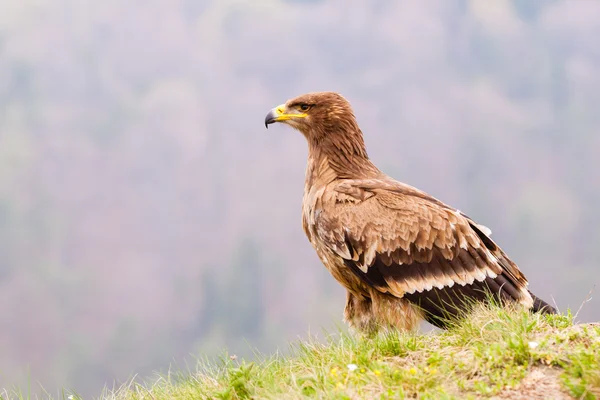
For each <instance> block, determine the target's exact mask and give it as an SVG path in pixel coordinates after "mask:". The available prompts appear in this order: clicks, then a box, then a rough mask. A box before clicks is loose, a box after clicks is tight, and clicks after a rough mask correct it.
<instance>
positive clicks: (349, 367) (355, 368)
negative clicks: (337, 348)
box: [348, 364, 358, 372]
mask: <svg viewBox="0 0 600 400" xmlns="http://www.w3.org/2000/svg"><path fill="white" fill-rule="evenodd" d="M357 369H358V365H356V364H348V371H350V372H352V371H356V370H357Z"/></svg>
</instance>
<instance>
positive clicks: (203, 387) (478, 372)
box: [103, 308, 600, 400]
mask: <svg viewBox="0 0 600 400" xmlns="http://www.w3.org/2000/svg"><path fill="white" fill-rule="evenodd" d="M572 321H573V318H572V317H571V316H570V315H568V316H540V315H532V314H530V313H527V312H524V311H517V310H505V309H501V308H482V309H479V310H477V311H476V312H475V313H474V314H473V316H472V317H471V318H469V319H468V320H466V321H464V322H463V323H461V324H459V325H457V326H456V327H454V328H453V329H451V330H449V331H444V332H437V333H432V334H425V335H418V334H402V333H389V334H385V335H379V336H377V337H374V338H355V337H352V336H349V335H345V334H341V335H336V336H334V337H333V338H332V339H330V341H329V343H328V344H322V343H319V342H316V341H309V342H302V343H298V344H296V345H295V351H294V355H293V356H291V357H288V358H284V357H274V358H269V359H263V360H261V361H258V362H256V363H246V362H243V361H238V360H235V357H226V359H227V360H226V361H224V362H222V364H221V365H220V366H206V365H204V366H200V367H199V368H198V370H197V371H196V372H194V373H192V374H170V375H168V376H161V377H160V378H159V379H157V380H156V381H155V382H148V383H147V384H134V383H131V384H129V385H127V386H125V387H123V388H121V389H120V390H117V391H116V392H113V393H107V394H105V395H104V396H103V398H106V399H118V400H125V399H136V400H137V399H192V398H215V399H245V398H256V399H262V398H270V399H280V398H303V397H309V398H327V399H329V398H333V399H362V398H368V399H370V398H378V399H388V398H414V397H417V398H431V399H439V398H447V399H450V398H461V399H463V398H488V397H491V398H515V399H517V398H523V396H525V397H527V398H540V399H548V398H550V399H556V398H558V399H560V398H581V399H594V398H597V397H600V324H585V325H574V324H573V322H572Z"/></svg>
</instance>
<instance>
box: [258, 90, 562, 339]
mask: <svg viewBox="0 0 600 400" xmlns="http://www.w3.org/2000/svg"><path fill="white" fill-rule="evenodd" d="M275 122H280V123H284V124H287V125H289V126H291V127H292V128H294V129H296V130H298V131H300V132H301V133H302V134H303V135H304V137H305V138H306V140H307V142H308V163H307V168H306V178H305V183H304V198H303V201H302V227H303V229H304V232H305V233H306V236H307V237H308V240H309V241H310V243H311V244H312V246H313V247H314V249H315V250H316V252H317V255H318V256H319V258H320V260H321V261H322V263H323V264H324V265H325V267H326V268H327V269H328V270H329V272H330V273H331V275H333V277H334V278H335V279H336V280H337V281H338V282H339V283H340V284H341V285H342V286H343V287H345V288H346V290H347V294H346V305H345V308H344V320H345V321H346V322H347V323H348V325H349V326H350V327H351V328H353V329H354V330H357V331H359V332H363V333H367V334H369V333H373V332H377V331H379V330H381V329H398V330H415V329H416V328H417V327H418V326H419V324H420V322H421V321H422V320H423V319H424V320H426V321H428V322H430V323H431V324H433V325H435V326H437V327H440V328H447V327H448V326H449V324H450V323H451V321H453V320H456V319H458V318H461V317H463V316H464V315H466V313H468V311H469V310H470V308H469V307H472V306H473V305H474V304H478V303H486V302H489V301H492V300H493V301H497V302H498V303H499V304H515V303H516V304H521V305H522V306H524V307H526V308H528V309H531V310H533V311H534V312H542V313H555V312H556V310H555V309H554V308H553V307H551V306H550V305H548V303H546V302H545V301H543V300H541V299H539V298H538V297H536V296H535V295H533V294H532V293H531V292H530V291H529V290H528V288H527V286H528V282H527V279H526V278H525V275H524V274H523V273H522V272H521V271H520V270H519V268H518V267H517V265H516V264H515V263H514V262H513V261H512V260H511V259H510V258H508V256H507V255H506V254H505V253H504V251H503V250H502V249H501V248H500V247H499V246H498V245H497V244H496V243H495V242H494V241H493V240H492V239H491V238H490V235H491V231H490V230H489V229H488V228H486V227H485V226H483V225H480V224H478V223H476V222H475V221H473V220H472V219H471V218H469V217H468V216H467V215H465V214H464V213H462V212H461V211H459V210H457V209H456V208H453V207H450V206H448V205H447V204H445V203H443V202H441V201H440V200H438V199H436V198H434V197H432V196H430V195H429V194H427V193H425V192H423V191H421V190H419V189H416V188H414V187H412V186H410V185H407V184H405V183H402V182H399V181H397V180H395V179H393V178H391V177H389V176H388V175H386V174H385V173H383V172H382V171H380V170H379V169H378V168H377V167H376V166H375V165H374V164H373V163H372V162H371V160H370V159H369V157H368V155H367V151H366V148H365V143H364V139H363V134H362V132H361V130H360V128H359V126H358V123H357V121H356V118H355V116H354V112H353V110H352V108H351V106H350V103H349V102H348V101H347V100H346V99H345V98H344V97H342V96H341V95H340V94H338V93H334V92H316V93H308V94H304V95H301V96H299V97H296V98H294V99H291V100H288V101H287V102H286V103H285V104H282V105H280V106H277V107H275V108H273V109H272V110H271V111H269V113H268V114H267V116H266V118H265V126H266V127H267V128H268V127H269V124H273V123H275Z"/></svg>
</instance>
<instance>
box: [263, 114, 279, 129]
mask: <svg viewBox="0 0 600 400" xmlns="http://www.w3.org/2000/svg"><path fill="white" fill-rule="evenodd" d="M275 122H277V121H276V120H275V114H273V111H269V113H268V114H267V116H266V117H265V128H267V129H269V124H273V123H275Z"/></svg>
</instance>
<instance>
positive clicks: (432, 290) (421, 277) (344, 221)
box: [314, 178, 532, 326]
mask: <svg viewBox="0 0 600 400" xmlns="http://www.w3.org/2000/svg"><path fill="white" fill-rule="evenodd" d="M326 197H327V198H328V199H329V201H325V202H324V203H323V209H322V210H320V211H319V212H318V213H317V215H316V217H315V220H314V223H315V228H316V232H317V238H316V240H319V241H321V243H322V244H323V245H325V246H327V247H328V248H330V249H331V250H332V251H334V252H335V253H336V254H337V255H338V256H340V257H341V258H342V259H343V261H344V264H345V265H346V266H347V267H348V268H350V269H351V270H352V271H354V273H356V275H358V276H359V277H360V278H361V279H362V280H363V281H364V282H366V283H367V284H369V285H370V286H372V287H374V288H376V289H377V290H379V291H381V292H384V293H390V294H391V295H394V296H396V297H404V298H407V299H408V300H410V301H412V302H414V303H416V304H418V305H419V306H421V307H422V308H423V309H424V310H425V311H426V312H427V313H426V314H427V315H428V317H427V318H428V320H429V321H430V322H432V323H434V324H436V325H438V326H443V325H444V319H443V318H444V317H448V316H451V315H454V314H457V313H458V312H459V310H460V309H461V308H462V307H461V306H462V305H463V304H464V301H465V297H467V298H473V299H477V300H485V299H486V298H487V297H488V296H489V295H490V293H492V294H493V295H494V296H496V298H498V299H499V300H506V299H512V300H514V301H517V302H520V303H523V304H525V305H527V306H531V302H532V298H531V296H530V295H529V292H528V290H527V280H526V279H525V277H524V276H523V274H522V273H521V272H520V271H519V269H518V267H517V266H516V265H515V264H514V263H513V262H512V261H511V260H510V259H509V258H508V257H507V256H506V255H505V254H504V252H503V251H502V249H500V248H499V247H498V246H497V245H496V244H495V243H494V242H493V241H492V240H491V239H490V238H489V237H488V235H486V233H484V230H485V229H486V228H485V227H482V226H479V225H477V224H476V223H474V222H473V221H472V220H471V219H469V218H468V217H466V216H465V215H464V214H462V213H461V212H459V211H457V210H455V209H452V208H450V207H448V206H447V205H445V204H444V203H442V202H440V201H439V200H437V199H435V198H433V197H431V196H429V195H427V194H426V193H424V192H422V191H419V190H418V189H415V188H413V187H411V186H408V185H405V184H402V183H400V182H397V181H394V180H392V179H391V178H390V179H370V180H345V181H342V183H339V184H337V185H336V186H334V187H332V188H330V189H329V190H328V193H327V196H326ZM440 317H442V319H440Z"/></svg>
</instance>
